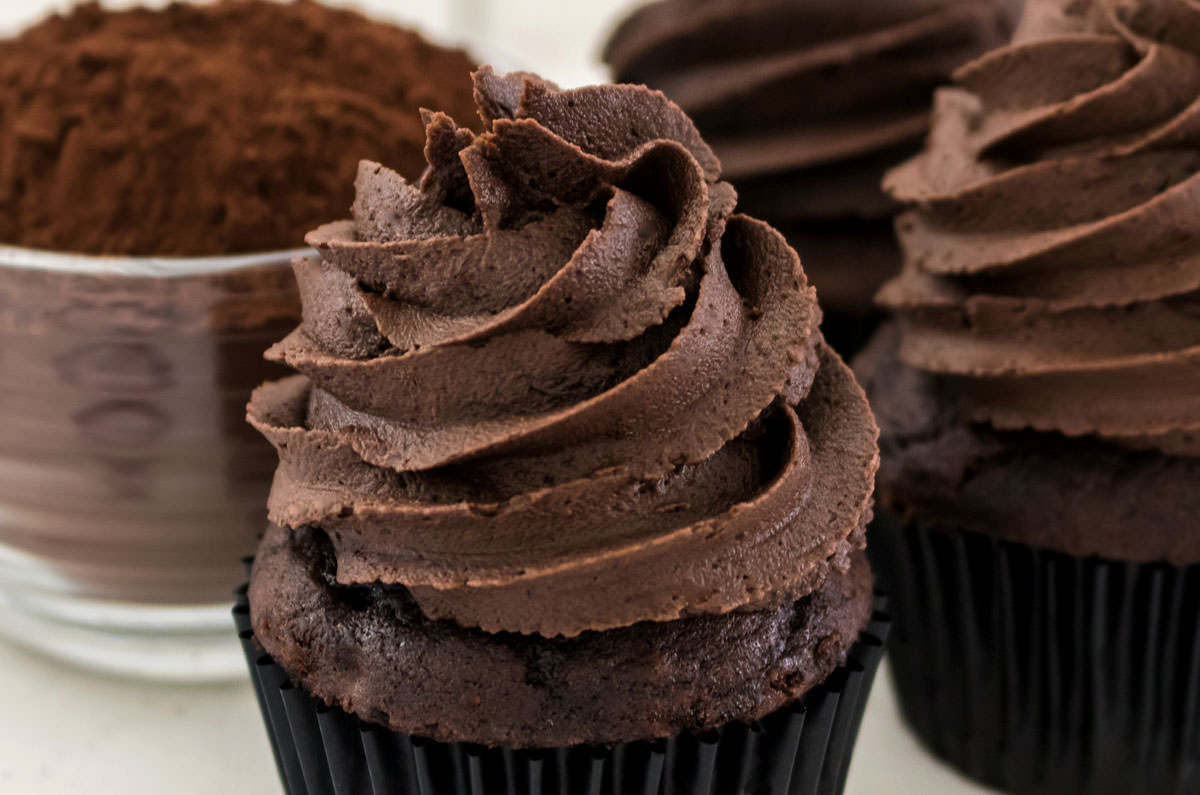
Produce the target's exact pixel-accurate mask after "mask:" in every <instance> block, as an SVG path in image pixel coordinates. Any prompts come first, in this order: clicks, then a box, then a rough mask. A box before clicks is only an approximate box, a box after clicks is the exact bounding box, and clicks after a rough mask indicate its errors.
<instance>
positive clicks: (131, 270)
mask: <svg viewBox="0 0 1200 795" xmlns="http://www.w3.org/2000/svg"><path fill="white" fill-rule="evenodd" d="M316 254H317V252H316V250H315V249H313V248H311V247H308V246H303V247H297V248H289V249H278V250H275V251H261V252H254V253H249V254H222V255H215V256H199V257H176V256H144V257H143V256H130V255H126V254H79V253H75V252H69V251H53V250H50V249H39V248H26V247H23V246H11V245H6V244H0V268H26V269H31V270H43V271H52V272H57V273H70V274H81V275H100V276H133V277H138V276H143V277H168V278H169V277H174V276H196V275H199V274H211V273H222V272H224V271H232V270H239V269H242V268H252V267H255V266H258V265H274V264H282V263H288V262H291V261H292V260H294V259H296V258H298V257H311V256H316Z"/></svg>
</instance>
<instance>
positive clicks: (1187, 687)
mask: <svg viewBox="0 0 1200 795" xmlns="http://www.w3.org/2000/svg"><path fill="white" fill-rule="evenodd" d="M869 538H870V544H869V549H870V551H871V557H872V562H873V563H874V565H875V568H876V571H877V572H878V576H879V579H880V583H881V585H882V587H883V588H885V589H886V590H887V592H888V594H889V599H890V603H891V607H892V612H893V614H894V616H895V625H894V629H893V633H892V638H891V645H890V650H889V655H890V660H891V671H892V676H893V678H894V680H895V684H896V688H897V691H898V695H899V699H900V707H901V712H902V714H903V715H904V718H905V720H906V721H907V722H908V724H909V725H910V726H911V727H912V729H913V730H914V731H915V732H916V734H917V736H918V737H919V738H920V739H921V740H922V741H923V742H924V743H925V745H927V746H928V747H929V748H930V749H931V750H932V751H933V752H934V753H935V754H937V755H938V756H940V757H941V758H942V759H944V760H946V761H947V762H949V763H950V764H951V765H953V766H954V767H956V768H958V769H959V770H960V771H962V772H963V773H965V774H967V775H968V776H970V777H972V778H975V779H977V780H979V781H981V782H983V783H985V784H988V785H990V786H993V787H996V788H998V789H1002V790H1005V791H1007V792H1012V793H1020V794H1021V795H1067V794H1069V793H1086V795H1142V794H1145V795H1151V794H1152V795H1184V793H1188V795H1195V793H1198V792H1200V566H1191V567H1186V568H1176V567H1171V566H1167V565H1164V564H1137V563H1127V562H1119V561H1110V560H1103V559H1098V558H1076V557H1072V556H1069V555H1064V554H1061V553H1057V552H1051V551H1048V550H1043V549H1038V548H1035V547H1030V546H1026V545H1022V544H1014V543H1008V542H1004V541H998V540H995V539H992V538H989V537H986V536H983V535H979V534H974V533H954V532H942V531H940V530H937V529H933V528H929V527H925V526H921V525H908V526H905V525H903V524H902V523H901V522H900V521H898V520H897V519H896V518H895V517H891V516H888V515H887V514H885V513H883V512H880V514H879V515H878V518H877V519H876V521H875V523H874V525H873V526H872V528H871V530H870V536H869Z"/></svg>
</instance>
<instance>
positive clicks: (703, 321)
mask: <svg viewBox="0 0 1200 795" xmlns="http://www.w3.org/2000/svg"><path fill="white" fill-rule="evenodd" d="M476 94H477V101H478V103H479V107H480V111H481V114H482V116H483V119H484V122H485V132H484V133H483V134H482V135H478V136H477V135H475V134H474V133H472V132H471V131H469V130H466V129H464V128H461V127H459V126H457V125H456V124H455V123H454V122H453V121H452V120H451V119H450V118H449V117H447V116H444V115H441V114H428V115H427V118H426V120H427V123H428V145H427V148H426V152H427V155H428V159H429V168H428V169H427V171H426V172H425V175H424V177H423V178H422V179H421V181H420V183H419V185H411V184H409V183H407V182H405V181H404V180H403V179H401V178H400V177H399V176H397V175H396V174H394V173H393V172H391V171H389V170H387V169H386V168H384V167H382V166H379V165H376V164H370V163H365V164H363V166H362V168H361V170H360V173H359V178H358V183H357V199H356V201H355V205H354V220H352V221H345V222H340V223H335V224H331V225H329V226H326V227H323V228H322V229H320V230H318V231H317V232H314V233H313V234H312V235H310V237H309V240H310V242H311V243H312V244H313V245H315V246H316V247H317V248H318V249H319V251H320V252H321V255H322V261H321V262H320V263H319V264H311V263H298V264H297V274H298V276H299V280H300V285H301V290H302V294H303V299H304V322H303V324H302V325H301V326H300V328H299V329H297V330H296V331H295V332H294V333H293V334H292V335H291V336H290V337H288V338H287V339H286V340H285V341H284V342H282V343H281V344H280V345H278V346H276V347H275V348H273V349H272V351H271V357H272V358H274V359H277V360H279V361H282V362H285V363H286V364H288V365H290V366H292V367H294V368H296V369H298V370H300V371H302V372H303V373H304V375H303V376H298V377H294V378H292V379H289V380H285V381H282V382H278V383H274V384H268V385H266V386H264V387H262V388H261V389H260V390H259V391H258V392H257V393H256V395H255V398H254V400H253V401H252V403H251V405H250V417H251V420H252V422H253V423H254V424H255V426H256V427H257V428H259V430H261V431H262V432H263V433H264V434H265V435H266V436H267V438H268V439H270V440H271V441H272V443H273V444H274V445H275V446H276V448H277V449H278V451H279V454H280V466H279V470H278V472H277V474H276V479H275V486H274V489H273V491H272V495H271V501H270V510H271V518H272V521H273V522H274V526H273V527H272V528H271V529H270V531H269V532H268V534H267V536H266V538H265V540H264V543H263V545H262V547H261V548H260V550H259V554H258V557H257V560H256V563H255V566H254V571H253V575H252V578H251V583H250V587H249V593H248V597H249V608H248V615H247V613H246V611H243V621H244V627H245V633H246V634H245V637H246V638H247V641H248V642H250V641H251V633H252V635H253V639H254V640H255V641H256V642H257V643H258V644H261V648H262V649H263V650H265V652H267V653H268V654H269V658H259V657H258V656H257V655H258V654H259V652H258V651H257V650H256V649H257V647H255V646H250V647H249V648H250V649H251V657H252V662H254V663H255V666H254V668H255V671H256V673H257V675H258V681H259V686H260V694H261V695H262V697H263V703H264V708H265V711H266V717H267V718H268V722H269V725H270V727H271V729H272V736H273V738H274V741H275V743H276V748H277V751H278V754H279V756H278V758H279V759H280V762H281V768H282V770H283V773H284V776H285V780H286V781H287V782H288V786H289V789H290V791H291V792H293V793H299V792H359V791H365V792H371V791H374V792H391V791H394V790H393V789H390V788H389V787H400V788H401V789H402V790H403V791H412V792H422V793H464V792H471V793H480V794H482V793H509V792H512V793H515V792H527V791H539V789H540V791H542V792H555V793H563V794H564V795H566V793H578V792H610V793H632V792H638V793H657V792H679V793H685V792H686V793H692V792H695V793H700V792H711V791H719V792H734V791H736V792H742V791H747V792H748V791H753V792H762V793H779V795H782V794H783V793H797V792H800V793H814V794H815V793H817V792H823V793H824V792H838V791H840V789H841V783H842V781H843V779H844V776H845V771H846V766H847V764H848V761H849V755H850V748H851V746H852V744H853V739H854V735H855V734H856V730H857V723H858V719H859V717H860V716H861V710H862V707H863V704H864V702H865V697H866V692H867V689H868V687H869V682H870V678H871V673H872V672H873V670H874V664H875V662H876V661H877V660H878V655H879V651H880V638H879V637H878V635H879V633H880V632H881V629H880V628H879V627H878V626H876V627H873V628H870V629H869V628H868V622H869V621H870V619H871V615H872V603H873V598H872V586H871V575H870V570H869V567H868V565H867V562H866V559H865V557H864V555H863V553H862V548H863V543H864V541H863V537H864V527H865V523H866V522H867V521H868V519H869V518H870V504H871V503H870V494H871V485H872V478H873V475H874V471H875V468H876V465H877V449H876V444H875V436H876V430H875V426H874V422H873V420H872V417H871V414H870V411H869V409H868V408H867V405H866V400H865V396H864V395H863V394H862V392H861V390H860V389H859V388H858V386H857V385H856V384H855V382H854V379H853V377H852V375H851V374H850V372H849V370H848V369H847V368H846V367H845V365H844V364H842V362H841V361H840V360H839V359H838V357H837V355H836V354H834V353H832V352H831V351H830V350H829V348H828V347H827V346H826V345H825V344H824V342H823V340H822V338H821V335H820V333H819V332H818V331H817V324H818V322H819V318H820V312H819V310H818V309H817V304H816V297H815V293H814V291H813V289H812V288H811V287H809V286H808V284H807V282H806V280H805V277H804V273H803V270H802V269H801V267H800V263H799V260H798V258H797V257H796V254H795V253H794V252H793V251H792V250H791V249H790V248H789V247H788V246H787V244H786V242H785V241H784V239H783V238H782V236H780V235H779V234H778V233H776V232H775V231H773V230H772V229H771V228H770V227H768V226H766V225H765V224H762V223H760V222H758V221H755V220H752V219H750V218H747V217H745V216H740V215H735V214H733V208H734V203H735V195H734V192H733V190H732V189H731V188H730V187H729V186H728V184H726V183H724V182H722V181H721V180H720V164H719V163H718V161H717V159H716V158H715V157H714V156H713V154H712V152H711V151H710V150H709V148H708V147H707V146H706V145H705V144H704V143H703V141H701V140H700V138H699V136H698V135H697V133H696V131H695V129H694V128H693V127H692V125H691V122H690V121H689V120H688V119H687V117H686V116H685V115H684V114H683V113H682V112H681V111H680V110H679V109H678V108H676V107H675V106H674V105H672V104H671V103H670V102H668V101H667V100H666V99H665V98H664V97H663V96H662V95H661V94H658V93H656V92H652V91H649V90H646V89H644V88H636V87H630V86H607V87H597V88H585V89H579V90H575V91H559V90H557V89H555V88H554V87H552V86H550V85H548V84H546V83H543V82H541V81H539V80H537V79H536V78H533V77H530V76H524V75H512V76H507V77H500V76H497V75H495V74H493V73H492V72H491V71H490V70H486V69H485V70H483V71H482V72H480V73H479V74H478V75H477V76H476ZM281 684H282V685H283V689H282V690H281V689H280V685H281ZM297 688H299V689H298V690H297ZM310 695H311V696H313V697H315V699H313V698H310ZM323 704H328V705H330V706H329V707H325V706H323ZM368 780H369V782H370V788H363V789H357V788H355V787H356V786H358V785H357V784H355V783H354V782H359V783H362V782H366V781H368ZM363 786H364V787H366V785H365V784H364V785H363ZM714 787H715V789H714Z"/></svg>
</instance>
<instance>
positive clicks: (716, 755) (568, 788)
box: [234, 587, 889, 795]
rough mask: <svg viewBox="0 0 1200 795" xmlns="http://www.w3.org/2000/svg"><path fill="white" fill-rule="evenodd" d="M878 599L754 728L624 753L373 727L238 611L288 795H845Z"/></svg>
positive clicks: (243, 609) (880, 626) (882, 632)
mask: <svg viewBox="0 0 1200 795" xmlns="http://www.w3.org/2000/svg"><path fill="white" fill-rule="evenodd" d="M883 608H884V604H883V602H882V600H881V599H879V598H877V599H876V605H875V614H874V616H873V617H872V620H871V623H870V625H869V626H868V627H867V629H866V631H865V632H864V633H863V635H862V636H861V638H860V639H859V641H858V643H857V644H856V645H855V646H854V648H853V650H852V651H851V652H850V659H849V661H848V662H847V664H846V665H845V666H843V667H842V668H839V669H838V670H837V671H836V672H834V673H833V674H832V675H831V676H830V677H829V678H828V679H827V680H826V681H825V682H824V683H823V684H822V685H820V686H819V687H817V688H815V689H814V690H812V691H810V692H809V693H807V694H805V695H804V697H803V698H801V699H800V700H799V701H797V702H796V703H794V704H792V705H790V706H788V707H785V708H783V709H781V710H778V711H776V712H774V713H772V714H771V715H769V716H767V717H766V718H764V719H763V720H761V721H757V722H755V723H753V724H749V725H748V724H745V723H730V724H726V725H725V726H722V727H720V728H719V729H716V730H713V731H710V732H708V733H706V734H701V735H692V734H680V735H677V736H675V737H671V738H668V739H665V740H661V741H656V742H637V743H629V744H625V745H618V746H616V747H613V748H595V747H583V746H577V747H569V748H554V749H545V750H532V751H530V750H520V751H518V750H513V749H509V748H489V747H484V746H479V745H471V744H467V743H454V744H447V743H438V742H433V741H430V740H425V739H421V738H418V737H411V736H409V735H406V734H402V733H400V732H394V731H391V730H389V729H386V728H383V727H380V726H376V725H372V724H368V723H365V722H363V721H360V720H359V719H358V718H356V717H354V716H352V715H349V714H347V713H346V712H345V711H343V710H341V709H340V708H337V707H329V706H327V705H326V704H325V703H324V702H322V701H321V700H320V699H317V698H315V697H313V696H311V695H309V694H307V693H306V692H305V691H304V690H302V689H300V688H299V687H298V686H296V685H294V684H292V683H291V682H290V681H289V680H288V676H287V674H286V673H284V671H283V669H282V668H280V667H279V666H278V665H277V664H275V662H274V661H273V660H272V659H271V657H270V656H269V655H267V654H265V653H264V652H263V651H262V649H261V648H259V646H258V645H257V643H255V641H254V637H253V631H252V630H251V628H250V611H249V604H248V602H247V600H246V595H245V587H243V588H241V589H239V591H238V602H237V606H236V607H235V608H234V619H235V621H236V623H237V628H238V632H239V635H240V637H241V639H242V646H243V648H244V649H245V652H246V660H247V662H248V664H249V666H250V671H251V676H252V678H253V681H254V688H255V691H256V694H257V696H258V701H259V706H260V707H261V709H262V713H263V716H264V719H265V722H266V725H267V733H268V735H269V736H270V741H271V747H272V750H273V751H274V754H275V761H276V763H277V764H278V766H279V775H280V778H281V779H282V780H283V782H284V787H285V789H286V791H287V793H288V795H743V794H744V795H838V793H841V792H842V789H843V786H844V784H845V780H846V771H847V770H848V768H849V766H850V756H851V752H852V750H853V746H854V741H855V738H856V737H857V735H858V729H859V724H860V723H861V721H862V715H863V710H864V708H865V707H866V703H867V696H868V694H869V692H870V690H871V683H872V681H873V680H874V677H875V671H876V669H877V668H878V665H879V661H880V658H881V657H882V656H883V647H884V642H885V640H886V638H887V634H888V627H889V622H888V618H887V617H886V616H885V615H884V613H883Z"/></svg>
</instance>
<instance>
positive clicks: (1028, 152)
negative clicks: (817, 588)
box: [858, 0, 1200, 795]
mask: <svg viewBox="0 0 1200 795" xmlns="http://www.w3.org/2000/svg"><path fill="white" fill-rule="evenodd" d="M887 185H888V187H889V189H890V190H891V192H892V194H893V195H894V196H896V197H897V198H898V199H899V200H901V201H903V202H904V203H905V204H906V205H908V207H909V208H910V211H909V212H907V213H906V214H905V215H903V216H902V217H901V218H900V221H899V232H900V239H901V242H902V243H903V247H904V252H905V259H906V263H905V269H904V272H903V275H901V276H900V277H898V278H897V279H895V280H894V281H892V282H891V283H889V284H888V285H887V286H886V287H885V288H884V289H883V291H882V293H881V298H882V301H883V303H884V304H885V305H886V306H888V307H889V308H891V309H893V310H895V311H896V312H897V313H898V315H899V327H898V329H892V330H890V331H889V332H887V333H885V334H883V335H881V336H880V337H879V338H878V339H876V341H875V342H874V343H872V345H871V346H870V347H869V348H868V350H867V352H866V353H865V354H864V355H863V357H862V358H860V360H859V364H858V366H859V372H860V374H862V375H863V376H864V377H865V379H866V381H867V383H868V391H869V393H870V395H871V398H872V402H873V405H874V406H875V408H876V411H877V412H878V415H879V418H880V425H881V429H882V441H881V446H882V449H883V459H884V462H883V466H882V469H881V473H880V502H881V505H882V507H883V509H884V516H883V517H882V518H881V521H880V522H879V523H878V524H877V527H876V528H875V530H874V531H873V533H874V536H873V539H872V540H873V542H874V544H877V547H876V549H875V557H876V559H877V563H878V565H879V566H880V568H881V577H882V578H883V580H884V583H885V585H886V586H888V587H889V589H890V590H891V591H892V593H893V596H894V599H895V602H894V607H895V611H896V613H897V622H898V623H897V634H898V635H899V637H898V638H897V641H896V644H895V647H894V663H895V665H894V670H895V674H896V679H897V684H898V685H899V689H900V696H901V703H902V706H903V708H904V711H905V714H906V717H907V718H908V720H909V722H910V723H911V724H912V725H913V727H914V728H915V729H916V731H917V733H918V734H919V735H920V736H921V737H922V739H923V740H925V742H926V743H928V744H929V745H930V746H931V747H932V748H933V749H934V750H935V751H936V752H937V753H938V754H940V755H942V756H943V757H945V758H947V759H948V760H950V761H951V762H953V763H954V764H955V765H957V766H958V767H960V768H961V769H963V770H965V771H966V772H968V773H970V774H971V775H974V776H976V777H978V778H980V779H983V780H985V781H987V782H989V783H991V784H994V785H997V786H1000V787H1003V788H1004V789H1006V790H1008V791H1013V792H1021V793H1071V792H1081V793H1089V795H1104V794H1106V793H1113V795H1116V793H1156V794H1157V795H1170V793H1180V794H1182V793H1193V792H1196V791H1197V790H1198V789H1200V725H1198V717H1200V701H1198V699H1200V629H1198V626H1200V567H1198V566H1197V563H1200V529H1197V526H1196V516H1197V515H1198V514H1200V438H1198V436H1197V431H1198V429H1200V293H1198V290H1200V212H1198V211H1197V207H1198V206H1200V7H1198V6H1197V5H1196V4H1195V3H1191V2H1187V1H1186V0H1164V1H1163V2H1151V0H1138V1H1137V2H1115V1H1114V0H1085V1H1084V2H1080V1H1079V0H1075V1H1073V2H1066V1H1065V0H1056V1H1055V2H1046V1H1045V0H1039V1H1038V2H1031V3H1030V5H1029V6H1028V9H1027V13H1026V17H1025V19H1024V20H1023V22H1022V24H1021V26H1020V28H1019V29H1018V33H1017V36H1016V39H1015V42H1014V43H1013V44H1012V45H1010V46H1006V47H1003V48H1001V49H999V50H997V51H995V52H992V53H990V54H988V55H986V56H984V57H982V58H980V59H978V60H977V61H975V62H974V63H972V64H970V65H968V66H966V67H965V68H963V69H962V70H961V71H960V72H959V73H958V74H957V75H956V86H955V87H954V88H952V89H947V90H945V91H944V92H942V93H941V94H940V95H939V97H938V101H937V109H936V114H935V118H934V125H933V131H932V134H931V137H930V140H929V145H928V148H927V150H926V151H925V152H924V153H923V154H922V155H920V156H919V157H917V158H916V159H914V160H912V161H910V162H909V163H907V164H905V165H903V166H901V167H899V168H898V169H897V170H895V171H893V172H892V173H891V174H890V175H889V177H888V180H887Z"/></svg>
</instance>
